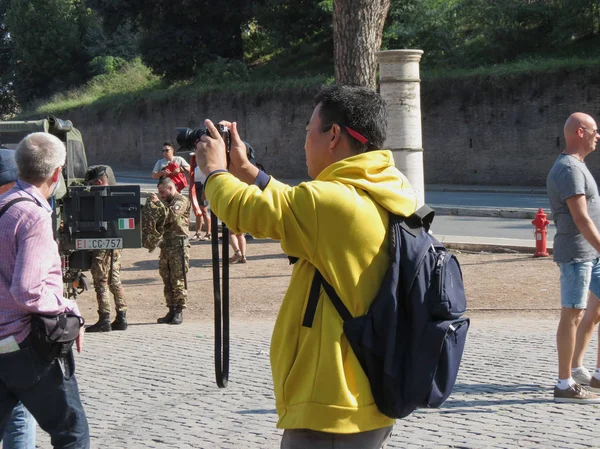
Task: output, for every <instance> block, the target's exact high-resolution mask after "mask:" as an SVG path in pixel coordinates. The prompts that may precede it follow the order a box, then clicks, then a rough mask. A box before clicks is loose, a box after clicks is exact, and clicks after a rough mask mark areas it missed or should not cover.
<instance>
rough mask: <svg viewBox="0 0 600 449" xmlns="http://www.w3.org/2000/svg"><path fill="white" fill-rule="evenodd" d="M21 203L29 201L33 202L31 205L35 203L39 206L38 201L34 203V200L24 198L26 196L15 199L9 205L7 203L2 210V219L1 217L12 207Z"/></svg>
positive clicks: (0, 210)
mask: <svg viewBox="0 0 600 449" xmlns="http://www.w3.org/2000/svg"><path fill="white" fill-rule="evenodd" d="M21 201H29V202H31V203H35V204H37V202H36V201H34V200H32V199H31V198H27V197H24V196H20V197H19V198H15V199H14V200H10V201H9V202H8V203H6V204H5V205H4V207H3V208H2V209H0V217H1V216H2V215H4V212H6V211H7V210H8V208H9V207H10V206H12V205H13V204H15V203H20V202H21Z"/></svg>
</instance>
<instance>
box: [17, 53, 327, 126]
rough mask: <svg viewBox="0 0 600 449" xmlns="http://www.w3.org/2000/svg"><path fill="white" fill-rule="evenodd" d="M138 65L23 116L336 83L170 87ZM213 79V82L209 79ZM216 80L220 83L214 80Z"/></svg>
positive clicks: (249, 80)
mask: <svg viewBox="0 0 600 449" xmlns="http://www.w3.org/2000/svg"><path fill="white" fill-rule="evenodd" d="M139 64H140V66H138V65H137V64H136V65H134V66H128V67H126V68H124V69H123V70H122V71H120V72H117V73H114V74H108V75H100V76H97V77H95V78H93V79H92V80H91V81H90V82H89V83H87V84H86V85H85V86H83V87H81V88H78V89H74V90H71V91H69V92H67V93H64V94H58V95H55V96H53V97H52V98H51V99H50V100H49V101H47V102H44V103H41V104H38V105H35V106H32V107H31V108H29V109H28V111H27V112H24V113H23V114H22V115H26V116H31V115H40V114H41V115H47V114H57V113H61V112H65V111H68V110H71V109H75V108H79V107H110V108H111V109H113V110H114V111H116V112H118V111H119V110H120V109H122V108H124V107H126V106H127V105H130V104H132V103H135V102H137V101H139V100H142V99H143V100H145V101H165V100H169V99H176V98H185V97H191V96H205V95H210V94H222V95H227V96H229V97H231V96H235V95H237V94H240V93H244V94H250V95H262V96H274V95H276V94H278V93H282V92H291V91H294V92H303V91H310V90H313V89H315V88H317V87H319V86H322V85H324V84H331V83H333V82H334V80H333V77H330V76H326V75H317V76H312V77H304V78H272V79H263V78H261V77H258V78H259V79H254V78H253V77H252V76H249V77H245V78H241V79H240V78H235V77H234V78H231V79H228V76H227V74H226V73H225V74H223V73H221V74H219V75H216V74H214V73H211V74H208V75H206V74H200V75H199V76H198V77H197V78H196V79H194V80H191V81H181V82H177V83H174V84H170V85H167V84H166V83H164V82H163V81H161V79H160V78H159V77H158V76H156V75H153V74H152V73H151V72H150V70H149V69H147V68H146V67H144V66H143V65H141V63H139ZM208 78H210V80H209V79H208ZM215 80H218V82H217V81H215Z"/></svg>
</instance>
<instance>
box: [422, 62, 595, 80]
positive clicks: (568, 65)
mask: <svg viewBox="0 0 600 449" xmlns="http://www.w3.org/2000/svg"><path fill="white" fill-rule="evenodd" d="M598 67H600V57H592V58H584V57H572V58H529V59H523V60H521V61H515V62H510V63H506V64H494V65H491V66H483V67H476V68H465V69H460V68H457V69H444V68H431V69H430V68H422V76H423V79H444V78H453V79H455V78H470V77H489V76H494V77H517V76H521V75H525V74H536V73H552V72H559V71H574V70H579V69H585V68H598Z"/></svg>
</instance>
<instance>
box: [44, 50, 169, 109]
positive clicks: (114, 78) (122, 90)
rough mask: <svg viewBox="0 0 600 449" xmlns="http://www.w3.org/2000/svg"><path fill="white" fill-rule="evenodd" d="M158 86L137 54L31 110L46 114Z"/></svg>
mask: <svg viewBox="0 0 600 449" xmlns="http://www.w3.org/2000/svg"><path fill="white" fill-rule="evenodd" d="M159 86H161V80H160V78H159V77H158V76H156V75H154V74H152V72H151V70H150V69H149V68H148V67H146V66H145V65H144V64H143V63H142V61H141V60H140V59H139V58H137V59H134V60H133V61H131V62H126V63H124V64H123V65H122V66H121V68H119V69H117V70H115V71H112V72H107V73H104V74H102V75H97V76H95V77H93V78H92V79H91V80H90V81H88V82H87V83H86V84H85V85H84V86H81V87H79V88H75V89H71V90H69V91H66V92H61V93H58V94H55V95H53V96H52V97H51V98H50V100H49V101H46V102H40V103H39V104H37V105H35V106H33V107H32V110H33V111H32V112H36V113H38V114H49V113H53V112H60V111H63V110H67V109H72V108H76V107H81V106H88V105H91V104H94V103H97V102H102V101H105V102H106V101H108V102H110V101H112V99H114V98H118V99H121V100H122V99H127V98H135V97H137V96H140V95H143V94H144V93H146V92H149V91H151V90H153V89H156V88H158V87H159ZM163 88H164V86H163Z"/></svg>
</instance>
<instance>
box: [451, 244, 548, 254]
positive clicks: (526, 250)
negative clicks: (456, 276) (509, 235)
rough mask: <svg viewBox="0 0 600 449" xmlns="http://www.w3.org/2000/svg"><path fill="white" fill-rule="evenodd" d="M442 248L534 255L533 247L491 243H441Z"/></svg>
mask: <svg viewBox="0 0 600 449" xmlns="http://www.w3.org/2000/svg"><path fill="white" fill-rule="evenodd" d="M442 243H443V244H444V246H445V247H446V248H448V249H451V250H456V251H472V252H477V253H479V252H484V253H521V254H535V251H536V250H535V247H532V246H524V245H502V244H491V243H460V242H442ZM547 251H548V254H549V256H548V257H550V256H552V248H548V249H547Z"/></svg>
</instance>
